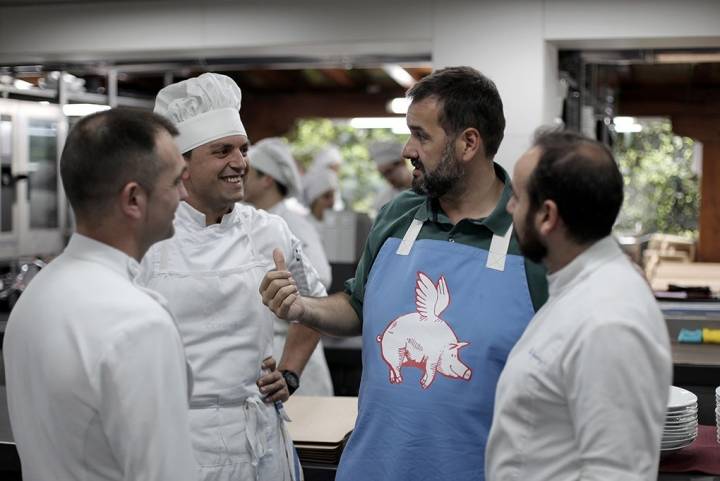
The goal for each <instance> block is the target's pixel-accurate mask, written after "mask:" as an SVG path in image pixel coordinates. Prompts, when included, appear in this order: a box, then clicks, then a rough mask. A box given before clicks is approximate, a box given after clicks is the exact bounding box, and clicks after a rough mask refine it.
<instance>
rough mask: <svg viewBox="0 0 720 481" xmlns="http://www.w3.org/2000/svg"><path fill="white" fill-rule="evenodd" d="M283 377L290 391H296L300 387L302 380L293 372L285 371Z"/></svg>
mask: <svg viewBox="0 0 720 481" xmlns="http://www.w3.org/2000/svg"><path fill="white" fill-rule="evenodd" d="M283 377H284V378H285V382H286V383H287V385H288V387H289V388H290V390H292V391H294V390H295V389H297V388H298V386H300V380H299V379H298V377H297V374H295V373H294V372H291V371H283Z"/></svg>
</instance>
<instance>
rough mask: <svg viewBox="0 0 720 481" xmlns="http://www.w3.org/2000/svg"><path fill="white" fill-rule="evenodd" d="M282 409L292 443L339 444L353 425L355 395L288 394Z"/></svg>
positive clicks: (355, 412) (355, 410) (355, 406)
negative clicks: (285, 415) (288, 397)
mask: <svg viewBox="0 0 720 481" xmlns="http://www.w3.org/2000/svg"><path fill="white" fill-rule="evenodd" d="M285 411H286V412H287V414H288V416H290V419H292V422H290V423H287V427H288V430H289V431H290V437H292V439H293V441H294V442H295V443H306V444H328V445H338V444H340V442H341V441H342V440H343V438H344V437H345V435H347V433H349V432H350V431H352V429H353V428H354V427H355V419H356V418H357V398H356V397H344V396H333V397H321V396H291V397H290V399H289V400H288V401H287V402H286V403H285Z"/></svg>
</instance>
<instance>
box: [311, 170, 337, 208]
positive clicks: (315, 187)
mask: <svg viewBox="0 0 720 481" xmlns="http://www.w3.org/2000/svg"><path fill="white" fill-rule="evenodd" d="M338 186H339V182H338V176H337V174H336V173H335V171H333V170H331V169H329V168H327V167H318V166H316V167H312V168H310V170H308V171H307V173H305V176H304V177H303V199H304V201H305V205H307V206H308V207H310V206H312V203H313V201H314V200H315V199H317V198H318V197H320V196H321V195H322V194H324V193H325V192H327V191H328V190H337V189H338Z"/></svg>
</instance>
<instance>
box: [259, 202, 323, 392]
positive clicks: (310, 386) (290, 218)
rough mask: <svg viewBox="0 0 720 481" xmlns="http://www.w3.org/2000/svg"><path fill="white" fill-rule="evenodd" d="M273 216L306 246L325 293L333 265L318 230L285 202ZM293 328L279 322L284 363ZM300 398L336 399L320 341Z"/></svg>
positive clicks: (276, 343) (276, 337)
mask: <svg viewBox="0 0 720 481" xmlns="http://www.w3.org/2000/svg"><path fill="white" fill-rule="evenodd" d="M268 212H270V213H271V214H275V215H278V216H280V217H282V218H283V219H284V220H285V222H286V223H287V225H288V227H289V228H290V231H291V232H292V233H293V234H294V235H295V236H296V237H297V238H298V239H299V240H300V242H301V243H302V249H303V252H304V253H305V255H306V256H307V257H308V260H309V261H310V263H311V264H312V265H313V267H314V268H315V270H316V271H317V272H318V276H319V279H320V282H321V283H322V284H323V286H325V289H327V288H329V287H330V281H331V280H332V274H331V273H330V263H329V262H328V260H327V257H325V249H324V248H323V245H322V242H321V241H320V236H319V235H318V233H317V231H316V230H315V228H314V227H313V226H312V225H310V223H309V222H308V221H307V219H306V218H305V216H303V215H301V214H298V213H297V212H294V211H292V210H290V209H288V207H287V205H285V202H279V203H277V204H275V206H273V207H272V208H271V209H269V210H268ZM288 327H289V324H288V322H287V321H285V320H283V319H280V318H277V317H276V318H275V329H274V332H273V355H274V356H275V359H278V360H279V359H280V358H281V356H282V353H283V348H284V347H285V339H286V338H287V332H288ZM295 394H296V395H299V396H332V395H333V385H332V378H331V377H330V370H329V369H328V365H327V361H326V360H325V352H324V351H323V345H322V342H321V341H318V344H317V346H316V347H315V350H314V351H313V353H312V356H310V359H308V362H307V364H306V365H305V369H304V370H303V373H302V379H301V382H300V388H299V389H298V390H297V391H296V392H295Z"/></svg>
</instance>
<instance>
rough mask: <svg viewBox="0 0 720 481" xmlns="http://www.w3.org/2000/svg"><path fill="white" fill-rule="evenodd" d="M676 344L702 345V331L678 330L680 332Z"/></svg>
mask: <svg viewBox="0 0 720 481" xmlns="http://www.w3.org/2000/svg"><path fill="white" fill-rule="evenodd" d="M678 342H683V343H687V344H702V342H703V332H702V329H680V332H679V333H678Z"/></svg>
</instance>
